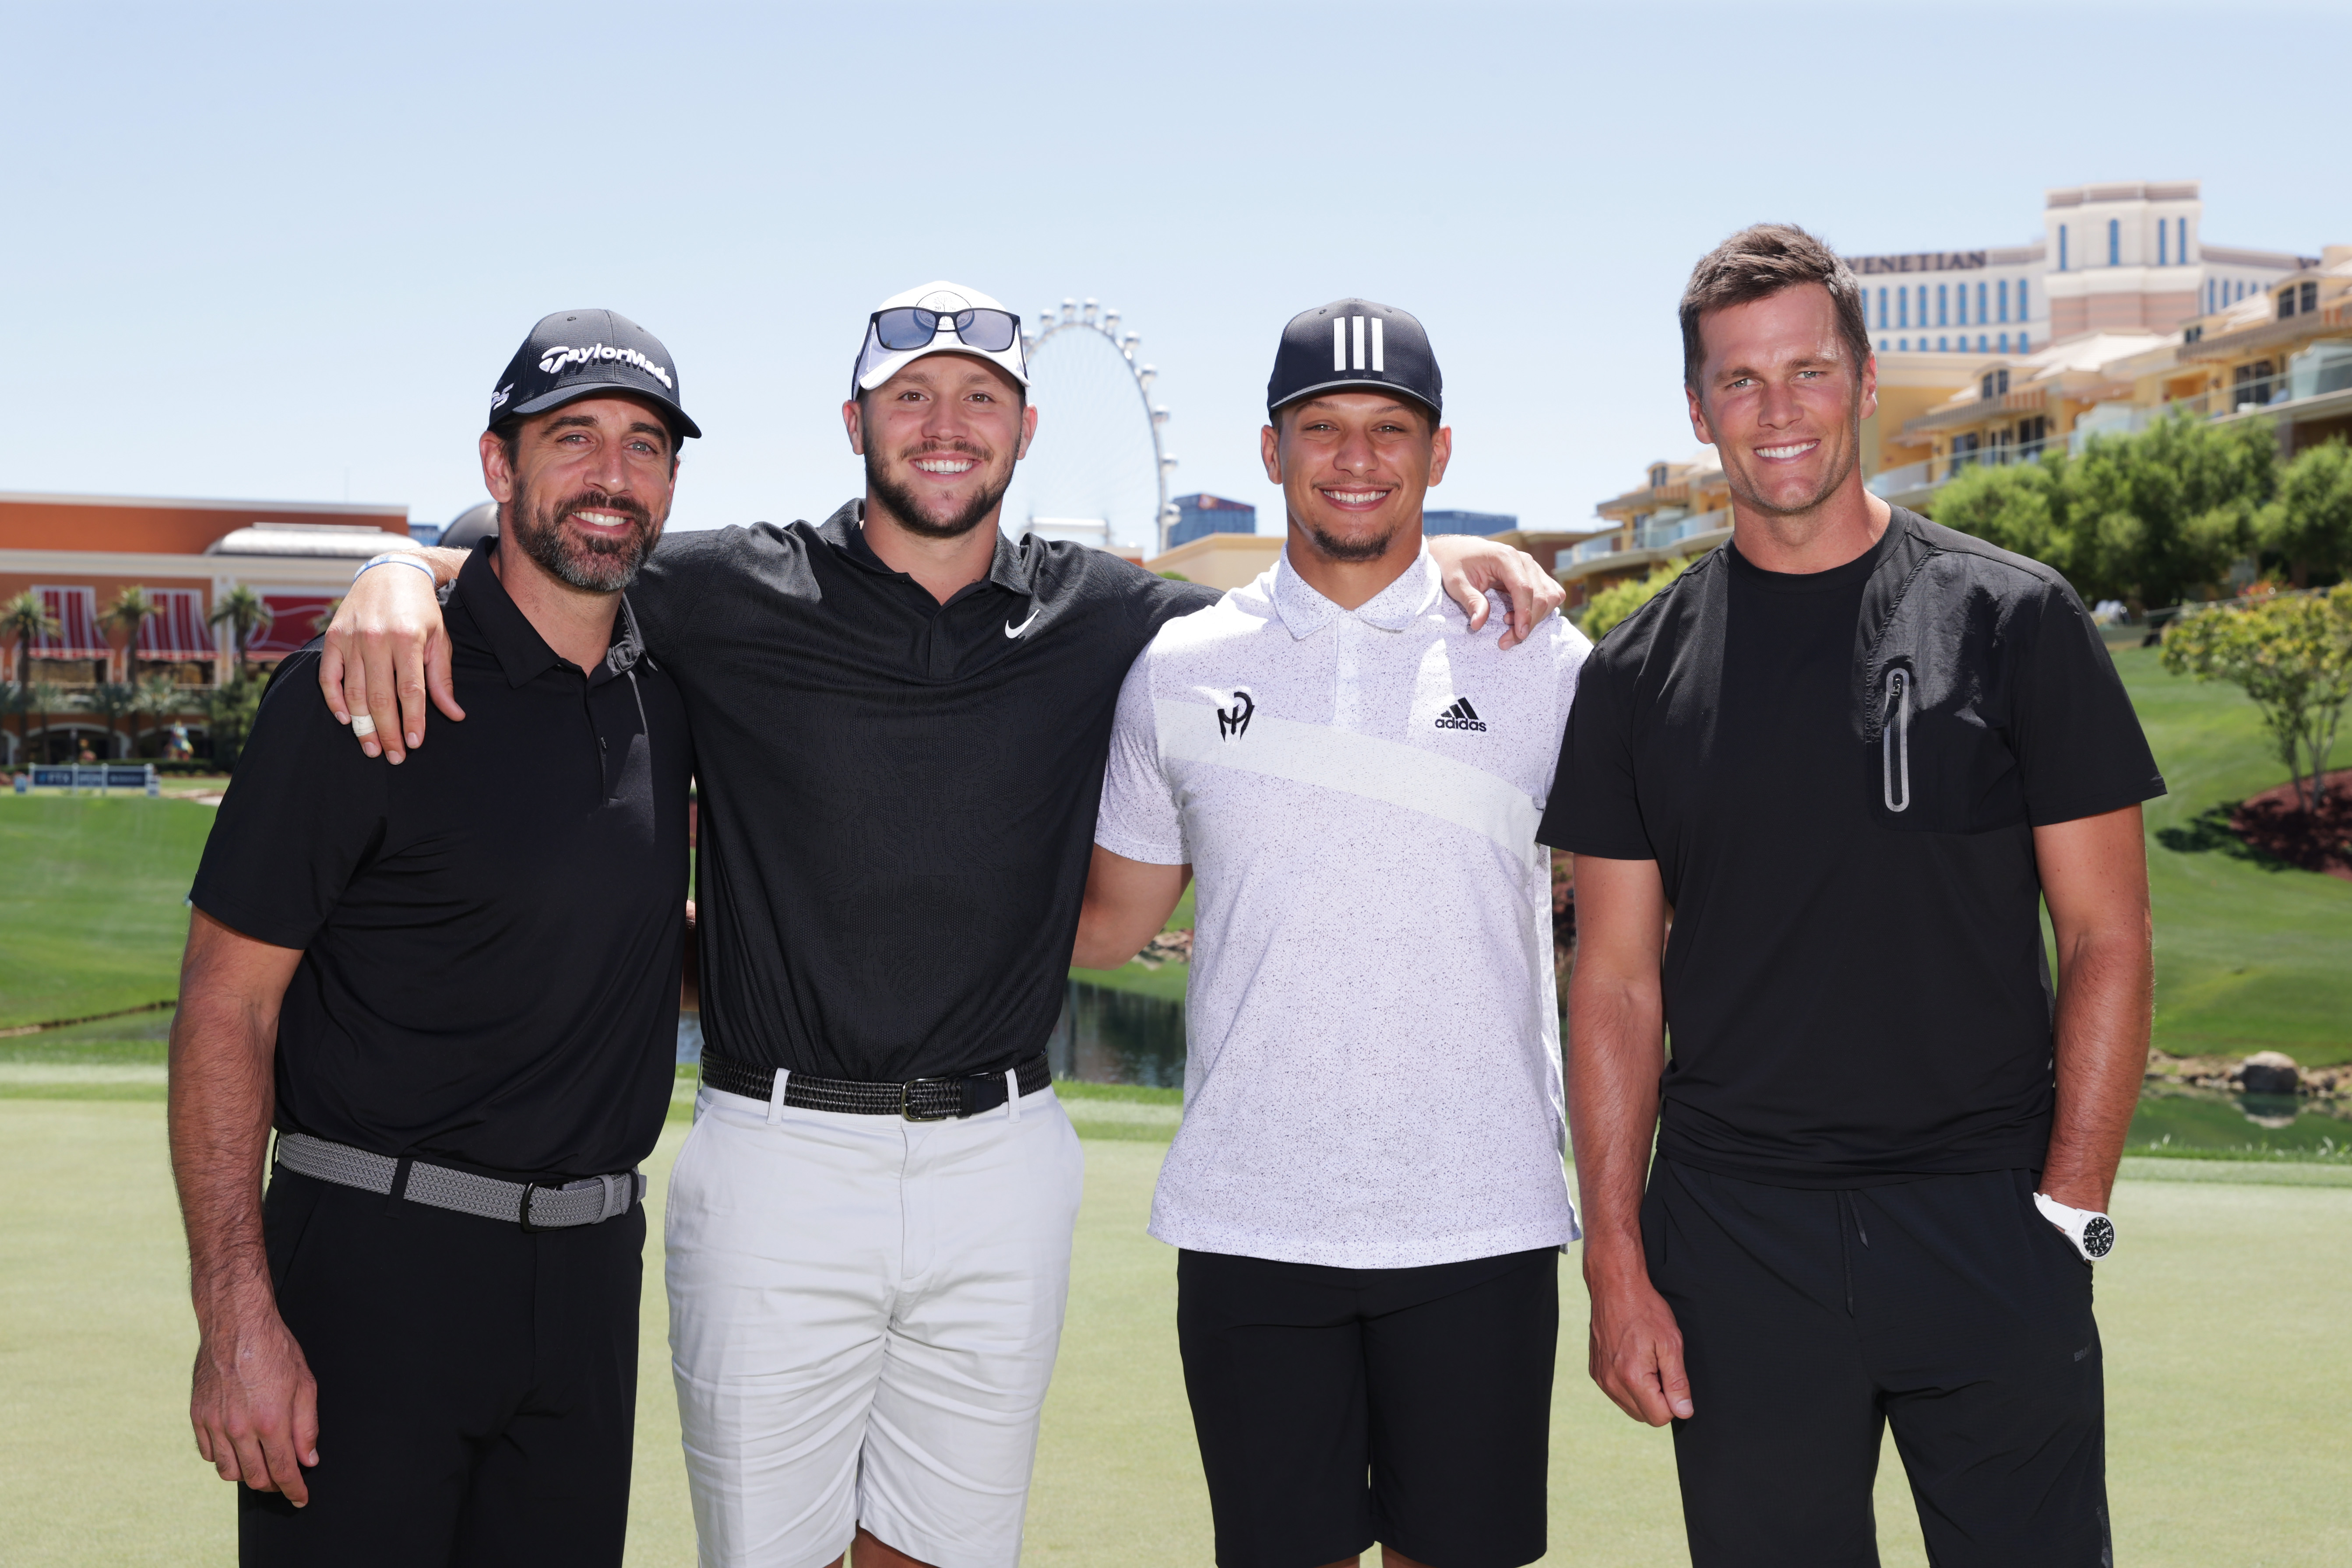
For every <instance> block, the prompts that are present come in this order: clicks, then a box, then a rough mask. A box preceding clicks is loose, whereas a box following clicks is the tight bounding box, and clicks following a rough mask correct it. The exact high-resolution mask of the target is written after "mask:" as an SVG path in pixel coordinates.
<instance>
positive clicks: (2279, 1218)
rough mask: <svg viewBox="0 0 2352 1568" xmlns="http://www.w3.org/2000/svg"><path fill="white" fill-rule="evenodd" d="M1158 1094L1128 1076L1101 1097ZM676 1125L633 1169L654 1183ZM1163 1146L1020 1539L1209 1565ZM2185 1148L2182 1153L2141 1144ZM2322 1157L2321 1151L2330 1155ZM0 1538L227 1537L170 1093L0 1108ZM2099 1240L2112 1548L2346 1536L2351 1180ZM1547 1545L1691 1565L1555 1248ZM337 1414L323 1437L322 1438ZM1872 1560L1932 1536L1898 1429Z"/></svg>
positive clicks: (50, 1558)
mask: <svg viewBox="0 0 2352 1568" xmlns="http://www.w3.org/2000/svg"><path fill="white" fill-rule="evenodd" d="M1102 1103H1103V1104H1106V1105H1108V1104H1118V1103H1127V1104H1132V1105H1135V1106H1136V1107H1138V1109H1139V1110H1140V1109H1143V1108H1146V1107H1147V1106H1148V1105H1149V1103H1148V1102H1144V1101H1129V1102H1120V1101H1116V1100H1113V1101H1108V1102H1102ZM687 1131H688V1129H687V1127H686V1126H685V1125H683V1124H673V1125H672V1126H671V1127H670V1129H669V1130H668V1132H667V1134H666V1135H665V1136H664V1138H663V1140H662V1146H661V1149H660V1151H659V1153H658V1154H657V1155H656V1158H655V1160H654V1162H653V1163H652V1167H651V1168H652V1170H653V1172H654V1177H655V1180H654V1193H653V1201H654V1203H655V1205H656V1208H658V1206H659V1205H660V1203H661V1201H662V1195H663V1192H664V1191H665V1190H666V1181H665V1178H666V1176H667V1171H668V1168H669V1162H670V1160H671V1159H672V1158H673V1157H675V1155H676V1154H677V1148H678V1146H679V1145H680V1144H681V1143H682V1142H683V1141H684V1138H685V1136H686V1134H687ZM1159 1163H1160V1147H1159V1145H1157V1144H1155V1143H1149V1142H1144V1141H1140V1140H1131V1141H1097V1140H1093V1139H1090V1140H1089V1141H1088V1142H1087V1197H1086V1204H1085V1207H1084V1208H1083V1209H1082V1210H1081V1211H1080V1215H1079V1220H1078V1235H1077V1247H1076V1261H1075V1264H1074V1269H1073V1279H1072V1283H1071V1293H1070V1311H1069V1322H1068V1328H1067V1330H1066V1333H1065V1334H1064V1336H1063V1343H1062V1355H1061V1362H1060V1366H1059V1371H1058V1373H1057V1375H1056V1376H1055V1383H1054V1390H1053V1394H1052V1396H1051V1397H1050V1398H1049V1399H1048V1401H1047V1403H1046V1409H1045V1429H1044V1434H1043V1437H1042V1439H1041V1441H1040V1444H1039V1452H1038V1461H1037V1481H1036V1487H1035V1490H1034V1494H1033V1496H1032V1500H1031V1503H1030V1511H1029V1534H1028V1546H1027V1551H1026V1553H1025V1556H1024V1561H1026V1562H1029V1563H1040V1564H1066V1565H1070V1568H1076V1565H1077V1564H1082V1563H1083V1564H1089V1565H1092V1564H1099V1563H1119V1564H1122V1565H1123V1568H1125V1565H1133V1568H1158V1565H1161V1564H1166V1565H1168V1568H1177V1565H1181V1568H1198V1565H1200V1564H1203V1563H1208V1562H1209V1561H1211V1544H1210V1536H1209V1529H1208V1513H1207V1505H1206V1501H1205V1499H1204V1497H1203V1494H1202V1487H1201V1479H1200V1465H1199V1460H1198V1457H1197V1455H1196V1453H1195V1451H1194V1449H1193V1448H1192V1427H1191V1423H1190V1419H1189V1417H1188V1416H1187V1414H1186V1409H1185V1404H1184V1394H1183V1383H1182V1375H1181V1368H1180V1367H1179V1365H1178V1363H1177V1358H1176V1348H1175V1327H1174V1312H1175V1259H1174V1255H1173V1254H1172V1253H1171V1252H1170V1251H1169V1249H1167V1248H1165V1247H1162V1246H1161V1245H1160V1244H1159V1243H1158V1242H1156V1241H1153V1240H1151V1239H1149V1238H1148V1237H1146V1236H1145V1235H1144V1234H1143V1223H1144V1218H1145V1216H1146V1214H1147V1213H1148V1211H1149V1208H1150V1194H1151V1183H1152V1180H1153V1178H1154V1176H1156V1174H1157V1172H1158V1169H1159ZM2150 1163H2155V1164H2161V1165H2166V1166H2189V1165H2191V1164H2193V1162H2188V1161H2177V1162H2175V1161H2168V1162H2150ZM2325 1174H2326V1175H2329V1176H2334V1175H2335V1174H2336V1173H2333V1172H2328V1173H2325ZM0 1191H6V1192H7V1193H9V1194H10V1195H11V1201H10V1202H9V1204H7V1205H6V1206H5V1207H0V1415H5V1420H0V1542H5V1552H0V1556H5V1561H6V1562H7V1563H9V1564H10V1565H11V1568H19V1565H22V1568H34V1565H43V1568H47V1565H49V1564H67V1563H75V1564H79V1563H109V1564H126V1565H128V1564H149V1563H152V1564H159V1565H160V1564H170V1565H173V1568H177V1565H178V1564H183V1563H194V1562H226V1561H230V1560H231V1559H232V1557H233V1555H234V1546H233V1531H234V1523H233V1515H234V1511H233V1508H232V1506H231V1503H230V1500H229V1493H228V1490H227V1488H226V1487H225V1486H223V1485H222V1484H221V1483H220V1482H219V1481H217V1480H216V1479H214V1478H213V1475H212V1472H211V1471H210V1469H207V1468H206V1467H205V1465H204V1464H203V1463H202V1462H201V1461H200V1460H198V1459H197V1458H196V1457H195V1452H194V1448H193V1446H192V1444H191V1443H190V1440H189V1438H188V1436H187V1427H186V1418H185V1407H186V1397H187V1396H186V1389H187V1383H186V1378H187V1368H188V1358H189V1355H190V1354H191V1353H192V1351H193V1349H194V1324H193V1320H192V1319H191V1317H190V1315H189V1312H188V1307H187V1295H186V1264H185V1261H184V1254H183V1252H182V1250H181V1241H180V1234H179V1225H178V1220H177V1218H176V1216H175V1213H174V1210H173V1202H172V1191H171V1182H170V1176H169V1171H168V1167H167V1166H166V1163H165V1157H164V1144H163V1107H162V1106H160V1105H155V1104H152V1103H150V1104H107V1103H89V1102H81V1103H59V1102H37V1101H8V1102H0ZM2115 1211H2116V1218H2117V1219H2118V1220H2119V1221H2120V1222H2121V1224H2122V1226H2123V1235H2124V1240H2123V1244H2122V1246H2121V1247H2120V1248H2119V1249H2117V1251H2116V1255H2115V1257H2114V1258H2112V1259H2110V1260H2108V1261H2107V1262H2105V1263H2104V1264H2102V1265H2101V1266H2100V1273H2099V1290H2100V1318H2101V1322H2102V1325H2103V1332H2104V1335H2105V1343H2106V1361H2107V1368H2108V1400H2109V1427H2110V1429H2109V1436H2108V1482H2109V1487H2110V1490H2111V1497H2112V1501H2113V1506H2114V1512H2115V1518H2116V1560H2117V1561H2118V1562H2124V1563H2134V1564H2137V1565H2139V1568H2168V1565H2173V1564H2178V1565H2180V1568H2191V1565H2195V1568H2207V1565H2209V1564H2212V1563H2263V1564H2265V1565H2267V1568H2304V1565H2309V1568H2319V1565H2321V1564H2338V1563H2345V1562H2347V1561H2352V1517H2347V1514H2346V1513H2345V1511H2344V1510H2343V1509H2342V1508H2341V1506H2340V1504H2339V1499H2340V1496H2341V1493H2342V1485H2343V1459H2342V1447H2343V1431H2342V1416H2343V1413H2344V1411H2345V1410H2346V1409H2347V1408H2352V1362H2347V1358H2346V1357H2345V1356H2344V1355H2342V1354H2340V1353H2339V1352H2338V1351H2337V1350H2336V1345H2337V1344H2338V1343H2339V1342H2340V1340H2341V1337H2342V1336H2341V1329H2342V1321H2341V1312H2340V1303H2341V1301H2342V1291H2343V1283H2344V1281H2346V1280H2347V1279H2352V1189H2347V1188H2344V1187H2341V1186H2328V1187H2294V1186H2244V1185H2238V1184H2235V1183H2227V1182H2213V1181H2198V1182H2188V1181H2179V1182H2174V1181H2163V1182H2156V1181H2138V1180H2129V1179H2127V1180H2126V1183H2125V1184H2124V1186H2122V1188H2121V1189H2120V1191H2119V1193H2118V1195H2117V1197H2116V1203H2115ZM646 1264H647V1273H646V1302H645V1314H646V1315H645V1338H644V1349H643V1352H642V1363H641V1365H642V1374H643V1384H642V1392H641V1395H640V1397H639V1400H638V1407H637V1414H638V1441H637V1465H636V1479H635V1490H634V1499H633V1515H632V1525H631V1532H630V1546H629V1556H628V1560H629V1562H630V1563H632V1564H664V1565H677V1568H684V1565H686V1564H688V1563H692V1562H693V1560H694V1546H693V1524H692V1520H691V1517H690V1515H689V1512H688V1505H687V1498H686V1482H685V1476H684V1470H683V1467H682V1465H681V1463H680V1460H679V1458H678V1447H677V1406H676V1405H675V1404H674V1402H673V1400H672V1397H671V1394H670V1387H669V1374H668V1358H667V1347H666V1345H665V1343H664V1336H665V1334H666V1333H667V1327H666V1311H665V1307H664V1304H663V1300H662V1295H661V1287H660V1277H661V1270H660V1258H659V1242H658V1239H656V1242H655V1244H654V1246H653V1247H652V1248H650V1249H648V1254H647V1258H646ZM1561 1285H1562V1289H1561V1298H1562V1318H1561V1325H1560V1328H1561V1333H1560V1356H1559V1375H1558V1383H1557V1385H1556V1390H1555V1395H1554V1399H1553V1420H1552V1443H1551V1460H1552V1491H1551V1512H1552V1528H1551V1545H1552V1550H1551V1554H1550V1556H1549V1558H1547V1559H1546V1561H1547V1562H1548V1563H1591V1564H1609V1565H1611V1568H1641V1565H1646V1564H1667V1563H1682V1562H1685V1561H1686V1559H1685V1556H1684V1553H1683V1548H1682V1544H1681V1538H1680V1526H1679V1521H1678V1514H1677V1504H1676V1500H1675V1480H1674V1464H1673V1455H1672V1449H1671V1446H1670V1444H1669V1442H1668V1439H1667V1438H1666V1437H1665V1435H1664V1433H1660V1432H1654V1431H1651V1430H1650V1429H1648V1428H1647V1427H1636V1426H1634V1425H1633V1423H1631V1422H1629V1421H1627V1420H1625V1419H1624V1417H1622V1416H1620V1415H1618V1414H1617V1412H1616V1410H1615V1408H1614V1407H1613V1406H1610V1405H1609V1404H1607V1403H1606V1402H1605V1401H1604V1400H1603V1399H1602V1398H1601V1396H1600V1395H1599V1394H1598V1393H1597V1392H1595V1391H1594V1390H1593V1389H1592V1387H1591V1385H1590V1384H1589V1383H1588V1382H1587V1381H1586V1379H1585V1376H1584V1370H1583V1361H1584V1354H1583V1343H1582V1333H1583V1322H1584V1307H1583V1301H1582V1294H1581V1291H1580V1288H1579V1286H1578V1284H1577V1280H1576V1273H1575V1268H1574V1259H1573V1258H1572V1257H1571V1258H1568V1259H1563V1260H1562V1265H1561ZM333 1442H334V1437H333V1433H332V1431H331V1430H330V1431H328V1432H327V1433H325V1434H324V1435H323V1436H322V1438H321V1448H322V1450H323V1451H324V1453H325V1455H326V1456H327V1457H328V1462H330V1463H331V1462H332V1455H333V1451H334V1449H333ZM1878 1517H1879V1525H1880V1538H1881V1542H1882V1545H1883V1550H1884V1552H1885V1562H1886V1563H1889V1564H1890V1565H1916V1564H1919V1563H1923V1562H1924V1556H1923V1554H1922V1552H1920V1549H1919V1546H1918V1537H1917V1533H1916V1524H1915V1521H1914V1516H1913V1514H1912V1511H1911V1505H1910V1502H1909V1499H1908V1496H1907V1493H1906V1490H1905V1488H1904V1486H1903V1483H1902V1479H1901V1472H1900V1469H1899V1466H1898V1465H1897V1464H1896V1463H1895V1460H1894V1458H1892V1455H1891V1452H1890V1455H1889V1457H1888V1458H1887V1460H1886V1462H1885V1468H1884V1469H1883V1471H1882V1475H1881V1479H1880V1485H1879V1490H1878Z"/></svg>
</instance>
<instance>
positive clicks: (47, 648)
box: [33, 583, 114, 659]
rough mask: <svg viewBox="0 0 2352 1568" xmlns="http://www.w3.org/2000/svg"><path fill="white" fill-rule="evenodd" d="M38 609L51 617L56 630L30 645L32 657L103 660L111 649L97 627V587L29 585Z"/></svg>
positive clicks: (111, 651)
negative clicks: (56, 627)
mask: <svg viewBox="0 0 2352 1568" xmlns="http://www.w3.org/2000/svg"><path fill="white" fill-rule="evenodd" d="M33 591H34V592H35V593H37V594H39V595H40V596H41V608H42V609H44V610H47V612H49V613H50V614H51V615H52V616H54V617H55V618H56V620H57V622H58V629H57V631H56V632H51V633H49V634H48V635H47V636H44V637H42V638H40V639H39V640H38V641H37V642H35V643H34V644H33V657H35V658H36V659H103V658H105V657H107V656H108V655H109V654H110V653H113V652H114V650H113V648H112V647H111V646H110V645H109V644H108V643H107V641H106V637H105V634H104V633H103V632H100V631H99V629H98V590H96V589H95V588H45V587H43V586H42V585H40V584H39V583H35V584H34V585H33Z"/></svg>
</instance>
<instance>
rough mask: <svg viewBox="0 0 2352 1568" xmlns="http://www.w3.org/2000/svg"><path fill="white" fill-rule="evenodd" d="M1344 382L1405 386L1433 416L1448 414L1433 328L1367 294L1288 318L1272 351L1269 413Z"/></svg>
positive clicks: (1383, 388) (1375, 387)
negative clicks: (1425, 328)
mask: <svg viewBox="0 0 2352 1568" xmlns="http://www.w3.org/2000/svg"><path fill="white" fill-rule="evenodd" d="M1344 387H1360V388H1364V389H1367V390H1371V391H1378V392H1400V393H1402V394H1403V395H1404V396H1406V397H1409V398H1411V399H1412V400H1413V401H1414V402H1418V403H1420V404H1422V405H1423V406H1424V407H1425V408H1427V409H1428V410H1429V412H1430V413H1431V414H1432V415H1433V416H1442V415H1443V414H1444V412H1445V378H1444V377H1443V376H1441V375H1439V374H1438V373H1437V356H1436V355H1435V354H1433V353H1432V352H1430V350H1429V334H1428V333H1426V332H1424V331H1423V330H1422V329H1421V323H1420V322H1419V321H1416V320H1414V319H1412V317H1411V316H1408V315H1407V314H1405V313H1404V312H1403V311H1402V310H1399V309H1396V308H1393V307H1391V306H1387V305H1375V304H1373V303H1372V302H1371V301H1370V300H1369V299H1334V300H1333V301H1332V302H1331V303H1330V304H1328V305H1318V306H1317V307H1316V308H1314V309H1312V310H1301V311H1300V312H1299V313H1298V314H1297V315H1296V316H1293V317H1292V318H1291V319H1290V325H1289V326H1287V327H1285V328H1284V329H1282V347H1280V348H1279V349H1276V350H1275V351H1274V375H1273V377H1272V378H1271V379H1270V380H1268V381H1267V382H1266V383H1265V412H1266V413H1267V414H1268V416H1271V415H1272V414H1273V413H1274V412H1275V410H1276V409H1278V408H1280V407H1282V406H1283V405H1284V404H1285V403H1292V402H1297V401H1298V400H1299V399H1300V398H1303V397H1313V396H1315V395H1316V394H1317V393H1318V392H1338V391H1339V390H1340V389H1341V388H1344Z"/></svg>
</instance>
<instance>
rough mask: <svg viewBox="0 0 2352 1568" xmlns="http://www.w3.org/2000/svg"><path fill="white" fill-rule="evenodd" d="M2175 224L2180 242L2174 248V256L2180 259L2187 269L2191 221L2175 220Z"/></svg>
mask: <svg viewBox="0 0 2352 1568" xmlns="http://www.w3.org/2000/svg"><path fill="white" fill-rule="evenodd" d="M2173 224H2174V225H2175V226H2174V232H2175V233H2176V234H2178V235H2179V243H2178V244H2176V245H2175V246H2173V247H2172V250H2173V254H2174V255H2175V256H2179V258H2180V265H2181V266H2183V267H2187V266H2188V265H2189V220H2188V219H2187V218H2175V219H2174V220H2173Z"/></svg>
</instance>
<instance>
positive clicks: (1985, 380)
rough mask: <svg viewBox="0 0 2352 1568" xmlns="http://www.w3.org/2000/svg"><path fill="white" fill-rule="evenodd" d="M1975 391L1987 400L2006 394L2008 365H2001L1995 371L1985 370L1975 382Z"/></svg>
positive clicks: (2007, 389)
mask: <svg viewBox="0 0 2352 1568" xmlns="http://www.w3.org/2000/svg"><path fill="white" fill-rule="evenodd" d="M1977 392H1978V395H1979V397H1980V398H1982V399H1983V401H1985V402H1991V401H1992V400H1993V399H1994V398H1997V397H2002V396H2006V395H2007V394H2008V392H2009V367H2008V366H2007V365H2003V366H2002V367H2001V368H2000V369H1999V370H1997V371H1986V372H1985V373H1984V375H1983V376H1982V377H1981V378H1980V379H1979V381H1978V382H1977Z"/></svg>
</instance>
